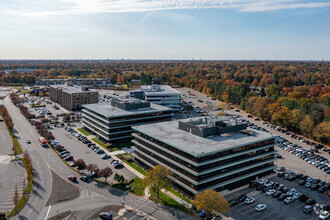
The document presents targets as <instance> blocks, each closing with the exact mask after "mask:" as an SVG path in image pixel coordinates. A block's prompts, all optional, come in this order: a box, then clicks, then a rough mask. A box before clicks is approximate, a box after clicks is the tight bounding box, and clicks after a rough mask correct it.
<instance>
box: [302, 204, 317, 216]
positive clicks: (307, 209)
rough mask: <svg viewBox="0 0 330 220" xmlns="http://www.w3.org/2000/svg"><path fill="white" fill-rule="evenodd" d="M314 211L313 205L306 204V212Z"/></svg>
mask: <svg viewBox="0 0 330 220" xmlns="http://www.w3.org/2000/svg"><path fill="white" fill-rule="evenodd" d="M313 211H314V209H313V207H312V206H310V205H305V207H304V210H303V212H304V213H306V214H310V213H312V212H313Z"/></svg>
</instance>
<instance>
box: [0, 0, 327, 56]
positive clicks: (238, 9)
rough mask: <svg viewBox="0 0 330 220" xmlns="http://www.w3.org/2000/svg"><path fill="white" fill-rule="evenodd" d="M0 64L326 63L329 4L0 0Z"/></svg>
mask: <svg viewBox="0 0 330 220" xmlns="http://www.w3.org/2000/svg"><path fill="white" fill-rule="evenodd" d="M0 59H172V60H176V59H185V60H191V59H194V60H199V59H202V60H210V59H211V60H330V0H0Z"/></svg>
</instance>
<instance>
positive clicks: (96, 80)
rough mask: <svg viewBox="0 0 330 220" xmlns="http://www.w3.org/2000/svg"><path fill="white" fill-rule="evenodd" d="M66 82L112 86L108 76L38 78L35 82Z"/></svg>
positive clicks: (53, 83)
mask: <svg viewBox="0 0 330 220" xmlns="http://www.w3.org/2000/svg"><path fill="white" fill-rule="evenodd" d="M66 83H69V84H72V85H75V86H87V87H89V88H108V87H111V86H112V84H111V81H110V79H108V78H93V79H90V78H78V79H77V78H68V79H36V82H35V84H36V85H37V86H51V85H65V84H66Z"/></svg>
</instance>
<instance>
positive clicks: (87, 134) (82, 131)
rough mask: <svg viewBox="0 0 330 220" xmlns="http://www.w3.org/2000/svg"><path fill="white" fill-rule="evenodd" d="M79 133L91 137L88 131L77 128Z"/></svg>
mask: <svg viewBox="0 0 330 220" xmlns="http://www.w3.org/2000/svg"><path fill="white" fill-rule="evenodd" d="M77 130H78V131H80V132H81V133H83V134H84V135H85V136H89V133H88V132H87V131H85V130H84V129H82V128H77Z"/></svg>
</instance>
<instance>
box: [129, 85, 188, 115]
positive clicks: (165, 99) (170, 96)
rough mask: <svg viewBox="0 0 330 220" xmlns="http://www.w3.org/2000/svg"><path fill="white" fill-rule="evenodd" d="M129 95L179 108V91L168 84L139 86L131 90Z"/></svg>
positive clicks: (175, 108)
mask: <svg viewBox="0 0 330 220" xmlns="http://www.w3.org/2000/svg"><path fill="white" fill-rule="evenodd" d="M130 97H132V98H137V99H142V100H145V101H148V102H152V103H155V104H158V105H163V106H166V107H169V108H172V109H174V110H180V108H181V107H180V102H181V93H180V92H178V91H177V90H175V89H173V88H172V87H170V86H168V85H151V86H141V88H140V89H137V90H131V91H130Z"/></svg>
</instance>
